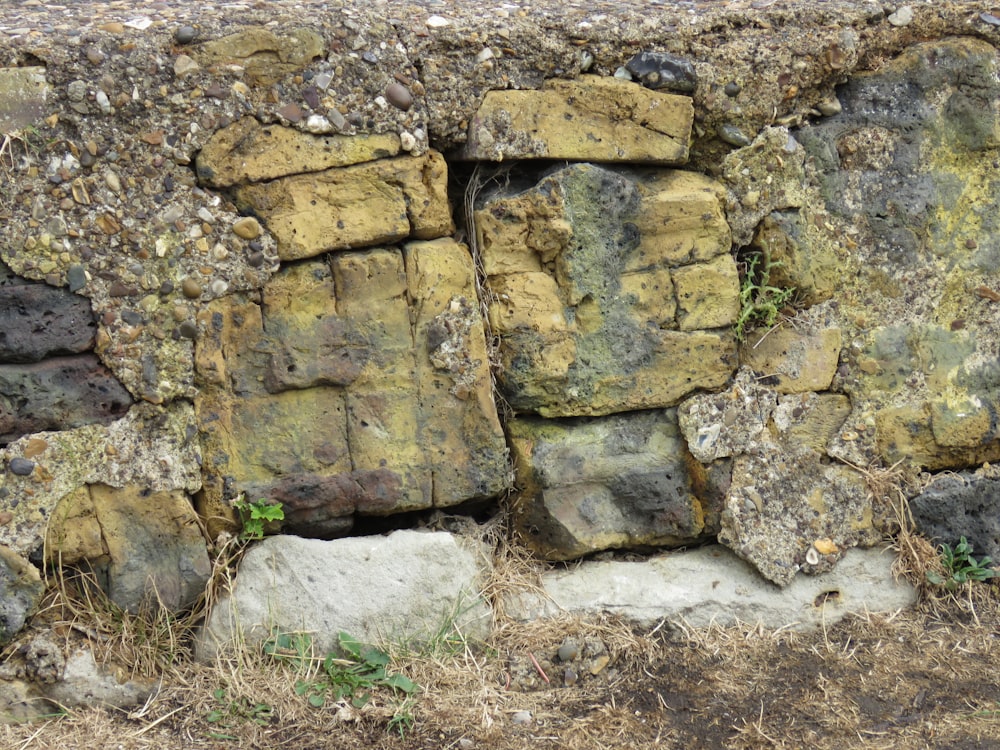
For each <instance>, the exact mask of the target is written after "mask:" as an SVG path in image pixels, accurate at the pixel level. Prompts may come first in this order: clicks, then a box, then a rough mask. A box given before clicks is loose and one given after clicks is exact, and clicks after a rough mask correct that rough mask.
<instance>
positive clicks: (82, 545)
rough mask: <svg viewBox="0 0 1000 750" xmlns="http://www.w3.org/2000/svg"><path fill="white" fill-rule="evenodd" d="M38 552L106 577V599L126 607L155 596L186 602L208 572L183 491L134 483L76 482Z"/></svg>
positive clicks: (178, 605) (177, 605)
mask: <svg viewBox="0 0 1000 750" xmlns="http://www.w3.org/2000/svg"><path fill="white" fill-rule="evenodd" d="M45 553H46V559H47V561H48V562H50V563H52V564H57V565H79V564H81V563H84V562H85V563H86V566H87V568H88V569H91V570H95V571H98V572H99V574H100V575H99V577H100V579H101V580H102V581H106V583H107V589H108V590H107V593H108V595H109V597H110V599H111V600H112V601H113V602H114V603H115V604H117V605H118V606H120V607H122V608H123V609H126V610H129V611H132V612H135V611H137V610H138V609H139V608H140V607H141V606H142V605H144V604H145V605H148V604H150V603H151V602H155V600H158V601H159V603H160V604H162V605H163V606H164V607H165V608H167V609H168V610H171V611H177V610H180V609H183V608H184V607H187V606H190V605H191V604H193V603H194V602H195V600H196V599H197V598H198V596H199V595H200V594H201V593H202V591H204V588H205V584H206V583H207V581H208V576H209V574H210V573H211V563H210V561H209V559H208V550H207V547H206V543H205V539H204V536H203V535H202V533H201V526H200V523H199V520H198V517H197V514H196V513H195V512H194V506H193V505H192V504H191V501H190V499H189V498H188V496H187V494H186V493H184V492H182V491H163V492H151V491H148V490H146V489H144V488H142V487H138V486H135V485H132V486H127V487H123V488H120V489H118V488H114V487H109V486H107V485H102V484H96V485H92V486H83V487H80V488H79V489H77V490H76V491H74V492H71V493H69V494H68V495H66V496H65V497H63V498H62V499H61V500H60V501H59V503H58V505H57V506H56V509H55V511H54V512H53V513H52V516H51V519H50V522H49V525H48V528H47V530H46V546H45ZM153 597H155V599H153Z"/></svg>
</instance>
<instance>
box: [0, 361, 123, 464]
mask: <svg viewBox="0 0 1000 750" xmlns="http://www.w3.org/2000/svg"><path fill="white" fill-rule="evenodd" d="M131 405H132V397H131V396H130V395H129V393H128V391H126V390H125V387H124V386H123V385H122V384H121V383H120V382H119V381H118V380H117V378H115V376H114V375H113V374H112V373H111V371H110V370H108V369H107V368H106V367H105V366H104V365H103V364H101V362H100V360H98V359H97V357H96V356H94V355H93V354H82V355H79V356H76V357H56V358H53V359H47V360H45V361H44V362H39V363H34V364H18V365H14V364H10V365H0V444H4V445H6V444H7V443H9V442H11V441H12V440H16V439H17V438H19V437H21V436H22V435H26V434H30V433H33V432H40V431H42V430H65V429H69V428H71V427H80V426H82V425H85V424H91V423H95V422H96V423H102V424H107V423H109V422H113V421H114V420H116V419H118V418H120V417H122V416H124V415H125V413H126V412H127V411H128V408H129V406H131Z"/></svg>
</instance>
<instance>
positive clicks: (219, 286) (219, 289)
mask: <svg viewBox="0 0 1000 750" xmlns="http://www.w3.org/2000/svg"><path fill="white" fill-rule="evenodd" d="M210 288H211V290H212V294H214V295H215V296H216V297H221V296H222V295H223V294H225V293H226V290H227V289H229V284H227V283H226V282H225V281H223V280H222V279H216V280H215V281H213V282H212V286H211V287H210Z"/></svg>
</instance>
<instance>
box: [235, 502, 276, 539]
mask: <svg viewBox="0 0 1000 750" xmlns="http://www.w3.org/2000/svg"><path fill="white" fill-rule="evenodd" d="M233 507H234V508H235V509H236V510H237V512H238V513H239V514H240V521H241V522H242V524H243V530H242V531H241V532H240V539H242V540H243V541H255V540H258V539H263V538H264V525H265V524H267V523H270V522H271V521H283V520H285V511H284V509H283V508H282V507H281V503H275V502H272V501H270V500H268V499H266V498H261V499H260V500H254V501H252V502H251V501H248V500H247V499H246V497H245V496H240V497H239V498H237V499H236V500H233Z"/></svg>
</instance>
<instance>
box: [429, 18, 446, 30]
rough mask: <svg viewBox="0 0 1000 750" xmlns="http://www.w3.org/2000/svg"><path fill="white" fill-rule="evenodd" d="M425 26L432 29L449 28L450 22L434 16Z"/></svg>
mask: <svg viewBox="0 0 1000 750" xmlns="http://www.w3.org/2000/svg"><path fill="white" fill-rule="evenodd" d="M426 24H427V25H428V26H430V27H431V28H432V29H441V28H444V27H445V26H451V21H449V20H448V19H447V18H445V17H444V16H438V15H434V16H431V17H430V18H428V19H427V21H426Z"/></svg>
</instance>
